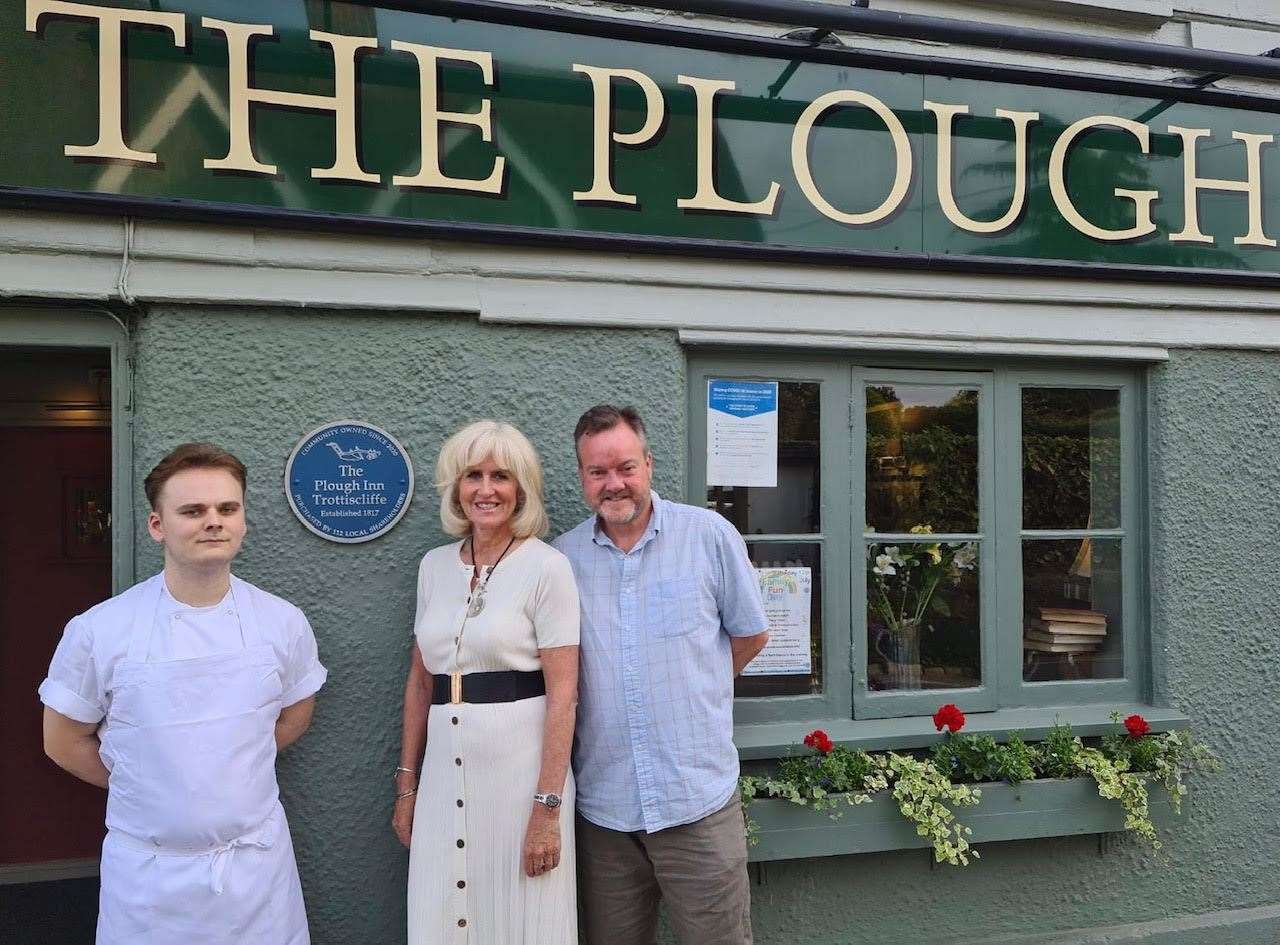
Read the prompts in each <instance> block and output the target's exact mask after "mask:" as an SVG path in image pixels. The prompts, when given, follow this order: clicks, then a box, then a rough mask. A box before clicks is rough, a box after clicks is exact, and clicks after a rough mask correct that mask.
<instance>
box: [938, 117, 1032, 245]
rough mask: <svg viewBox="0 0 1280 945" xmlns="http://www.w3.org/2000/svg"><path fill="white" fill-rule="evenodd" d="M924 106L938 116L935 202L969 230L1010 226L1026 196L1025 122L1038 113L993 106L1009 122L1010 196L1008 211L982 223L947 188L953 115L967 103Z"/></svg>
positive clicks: (991, 230) (952, 151) (995, 230)
mask: <svg viewBox="0 0 1280 945" xmlns="http://www.w3.org/2000/svg"><path fill="white" fill-rule="evenodd" d="M924 107H925V108H927V109H929V111H931V112H933V113H934V115H936V116H937V118H938V203H939V204H940V205H941V206H942V212H943V213H945V214H946V215H947V219H948V220H950V221H951V222H952V223H953V224H954V225H956V226H958V227H960V229H962V230H968V231H969V232H970V233H1000V232H1002V231H1004V230H1007V229H1008V228H1009V227H1011V226H1013V224H1014V223H1015V222H1016V221H1017V219H1018V217H1020V216H1021V215H1022V208H1023V205H1024V204H1025V203H1026V200H1027V126H1028V125H1030V124H1031V123H1032V122H1033V121H1035V120H1037V119H1038V118H1039V117H1040V113H1039V112H1012V111H1009V110H1008V109H1005V108H997V109H996V117H998V118H1007V119H1009V120H1010V121H1012V122H1013V150H1014V157H1013V165H1014V166H1013V200H1012V202H1011V203H1010V204H1009V211H1008V212H1007V213H1006V214H1005V215H1004V216H1002V217H1001V218H1000V219H998V220H992V221H991V222H990V223H983V222H981V221H979V220H975V219H973V218H972V217H969V216H966V215H965V214H964V213H963V212H962V211H961V209H960V207H959V205H958V204H957V203H956V197H955V193H954V191H953V190H952V189H951V177H952V163H953V159H954V158H955V136H954V135H953V134H952V125H953V123H954V121H955V117H956V115H967V114H969V106H968V105H940V104H938V103H937V102H925V103H924Z"/></svg>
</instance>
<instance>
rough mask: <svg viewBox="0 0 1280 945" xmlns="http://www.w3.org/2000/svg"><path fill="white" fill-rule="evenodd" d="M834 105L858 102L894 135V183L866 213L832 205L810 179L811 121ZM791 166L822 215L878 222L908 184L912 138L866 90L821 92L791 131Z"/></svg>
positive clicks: (861, 222) (895, 205) (893, 207)
mask: <svg viewBox="0 0 1280 945" xmlns="http://www.w3.org/2000/svg"><path fill="white" fill-rule="evenodd" d="M837 105H861V106H862V107H863V108H869V109H871V111H873V112H875V113H876V115H877V116H879V118H880V120H881V121H882V122H884V124H885V127H886V128H888V129H889V135H890V136H891V137H892V139H893V150H894V155H895V157H896V159H897V164H898V168H897V173H896V174H895V176H894V179H893V187H892V188H890V190H889V196H888V197H886V198H885V199H884V203H882V204H880V206H878V207H876V208H875V209H874V210H868V211H867V212H865V213H845V212H844V211H843V210H837V209H836V208H835V207H833V206H831V204H830V203H829V202H828V201H827V199H826V198H825V197H823V196H822V194H820V193H819V192H818V187H817V185H816V184H815V183H814V182H813V173H812V171H810V169H809V135H810V134H811V133H812V132H813V126H814V123H815V122H817V120H818V119H819V118H820V117H822V115H823V113H825V112H826V111H827V110H828V109H831V108H835V107H836V106H837ZM791 166H792V168H793V169H794V170H795V174H796V180H797V181H798V182H799V184H800V190H801V191H803V193H804V195H805V196H806V197H808V198H809V202H810V203H812V204H813V205H814V207H816V208H817V210H818V212H819V213H821V214H822V215H823V216H824V217H830V218H831V219H832V220H837V221H839V222H840V223H850V224H853V225H854V226H858V225H865V224H868V223H878V222H880V221H881V220H883V219H884V218H885V217H887V216H889V215H890V214H892V213H893V212H894V211H895V210H897V209H898V205H899V204H901V203H902V200H903V198H904V197H906V195H907V188H908V187H910V186H911V139H910V138H908V137H907V129H906V128H904V127H902V122H901V121H899V120H898V116H897V115H895V114H894V113H893V111H892V110H891V109H890V108H889V106H888V105H886V104H885V103H884V102H882V101H880V99H878V98H876V97H875V96H874V95H868V94H866V93H865V92H858V91H855V90H853V89H841V90H839V91H836V92H828V93H827V94H826V95H820V96H819V97H818V98H816V99H814V100H813V101H812V102H810V103H809V107H808V108H806V109H805V110H804V112H803V113H802V114H801V115H800V120H799V121H797V122H796V127H795V131H794V132H793V133H792V135H791Z"/></svg>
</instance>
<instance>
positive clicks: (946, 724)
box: [933, 702, 964, 732]
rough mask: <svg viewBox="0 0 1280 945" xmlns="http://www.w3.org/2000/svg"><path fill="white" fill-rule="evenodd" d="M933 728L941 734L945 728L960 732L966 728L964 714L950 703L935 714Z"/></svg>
mask: <svg viewBox="0 0 1280 945" xmlns="http://www.w3.org/2000/svg"><path fill="white" fill-rule="evenodd" d="M933 727H934V728H936V729H937V730H938V731H939V732H941V731H942V730H943V729H944V728H946V729H950V730H951V731H953V732H958V731H960V729H962V728H964V713H963V712H961V711H960V710H959V709H958V708H957V707H956V706H954V705H952V704H951V703H950V702H948V703H947V704H946V705H944V706H942V707H941V708H940V709H938V711H937V712H935V713H933Z"/></svg>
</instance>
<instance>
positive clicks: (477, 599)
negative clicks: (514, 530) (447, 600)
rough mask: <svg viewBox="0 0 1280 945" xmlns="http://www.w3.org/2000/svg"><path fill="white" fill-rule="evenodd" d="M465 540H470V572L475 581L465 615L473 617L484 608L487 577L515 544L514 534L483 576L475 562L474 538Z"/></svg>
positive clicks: (490, 575)
mask: <svg viewBox="0 0 1280 945" xmlns="http://www.w3.org/2000/svg"><path fill="white" fill-rule="evenodd" d="M467 540H468V541H470V542H471V573H472V575H473V578H474V580H475V582H476V586H475V590H473V591H472V592H471V596H470V597H468V598H467V616H468V617H475V616H477V615H478V614H479V613H480V611H482V610H484V589H485V587H486V585H488V583H489V578H490V577H492V576H493V572H494V569H495V568H497V567H498V565H499V564H501V563H502V559H503V558H505V557H506V556H507V552H508V551H510V550H511V546H512V545H514V544H515V542H516V536H515V535H512V536H511V540H510V541H509V542H507V547H505V548H503V549H502V554H500V555H498V560H497V561H495V562H494V563H493V564H492V565H491V566H490V567H489V570H488V571H486V572H485V573H484V576H483V577H481V575H480V565H479V564H478V563H476V540H475V539H474V538H468V539H467Z"/></svg>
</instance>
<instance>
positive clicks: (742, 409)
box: [707, 380, 778, 488]
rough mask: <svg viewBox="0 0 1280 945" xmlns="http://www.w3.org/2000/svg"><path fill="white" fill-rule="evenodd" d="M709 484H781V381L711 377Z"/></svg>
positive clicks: (708, 410) (708, 426)
mask: <svg viewBox="0 0 1280 945" xmlns="http://www.w3.org/2000/svg"><path fill="white" fill-rule="evenodd" d="M707 485H709V486H768V487H769V488H773V487H775V486H777V485H778V382H777V381H720V380H710V381H707Z"/></svg>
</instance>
